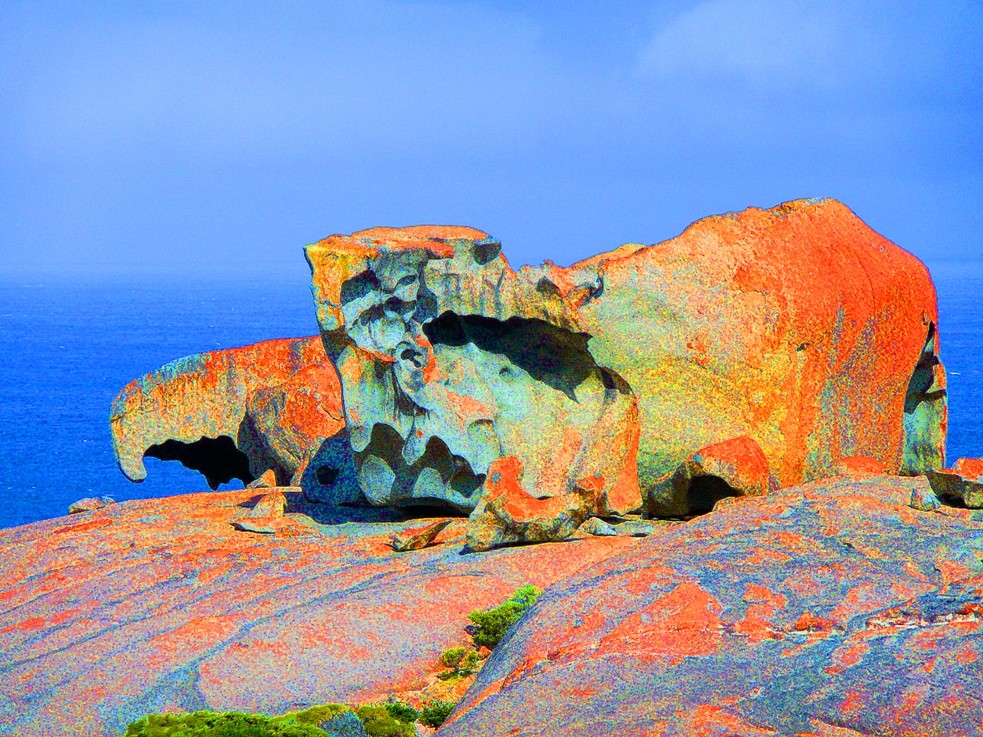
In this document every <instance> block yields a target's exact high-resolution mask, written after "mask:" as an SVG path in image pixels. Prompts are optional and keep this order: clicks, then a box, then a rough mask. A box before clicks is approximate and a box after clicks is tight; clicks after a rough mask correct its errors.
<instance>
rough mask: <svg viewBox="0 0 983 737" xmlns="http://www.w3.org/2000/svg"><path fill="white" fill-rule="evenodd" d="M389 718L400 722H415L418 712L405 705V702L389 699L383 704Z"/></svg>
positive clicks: (418, 716)
mask: <svg viewBox="0 0 983 737" xmlns="http://www.w3.org/2000/svg"><path fill="white" fill-rule="evenodd" d="M383 706H384V707H386V711H388V712H389V716H391V717H392V718H393V719H396V720H397V721H400V722H415V721H416V720H417V719H419V718H420V712H418V711H417V710H416V709H414V708H413V707H412V706H410V705H409V704H407V703H406V702H405V701H400V700H399V699H394V698H391V697H390V699H389V701H386V702H385V703H384V704H383Z"/></svg>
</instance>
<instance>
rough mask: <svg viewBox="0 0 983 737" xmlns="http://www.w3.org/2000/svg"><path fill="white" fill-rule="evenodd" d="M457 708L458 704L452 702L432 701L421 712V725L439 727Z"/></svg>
mask: <svg viewBox="0 0 983 737" xmlns="http://www.w3.org/2000/svg"><path fill="white" fill-rule="evenodd" d="M455 706H457V704H454V703H452V702H450V701H442V700H440V699H437V700H436V701H431V702H430V703H429V704H427V705H426V706H424V707H423V708H422V709H421V710H420V723H421V724H425V725H427V726H428V727H439V726H440V725H441V724H443V723H444V720H445V719H447V717H449V716H450V715H451V712H452V711H454V707H455Z"/></svg>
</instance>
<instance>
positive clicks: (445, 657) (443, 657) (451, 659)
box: [440, 647, 468, 668]
mask: <svg viewBox="0 0 983 737" xmlns="http://www.w3.org/2000/svg"><path fill="white" fill-rule="evenodd" d="M467 651H468V649H467V648H466V647H449V648H447V649H446V650H444V652H442V653H441V654H440V662H441V663H443V664H444V665H446V666H447V667H448V668H456V667H457V664H458V663H460V662H461V659H462V658H463V657H464V654H465V653H466V652H467Z"/></svg>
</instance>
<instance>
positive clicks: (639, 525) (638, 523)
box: [614, 519, 655, 537]
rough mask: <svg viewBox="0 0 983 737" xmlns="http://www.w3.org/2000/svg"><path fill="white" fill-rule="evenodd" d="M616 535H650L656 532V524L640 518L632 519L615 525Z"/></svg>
mask: <svg viewBox="0 0 983 737" xmlns="http://www.w3.org/2000/svg"><path fill="white" fill-rule="evenodd" d="M614 531H615V534H616V535H623V536H626V537H648V536H649V535H651V534H652V533H653V532H655V525H654V524H652V523H651V522H645V521H644V520H640V519H630V520H628V521H627V522H622V523H620V524H617V525H615V526H614Z"/></svg>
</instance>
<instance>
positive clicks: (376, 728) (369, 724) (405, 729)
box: [355, 704, 416, 737]
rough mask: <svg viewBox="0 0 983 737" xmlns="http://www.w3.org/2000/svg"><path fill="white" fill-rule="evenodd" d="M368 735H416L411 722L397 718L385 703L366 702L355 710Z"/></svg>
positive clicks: (377, 736)
mask: <svg viewBox="0 0 983 737" xmlns="http://www.w3.org/2000/svg"><path fill="white" fill-rule="evenodd" d="M355 713H356V714H357V715H358V718H359V719H361V720H362V725H363V726H364V727H365V732H366V734H368V735H369V737H416V728H415V727H414V726H413V724H412V722H406V721H403V720H402V719H397V718H396V717H394V716H393V715H392V714H391V713H390V712H389V709H388V708H387V707H386V704H367V705H366V706H360V707H358V708H357V709H356V710H355Z"/></svg>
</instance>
